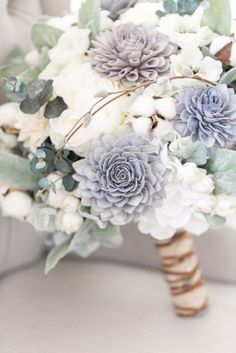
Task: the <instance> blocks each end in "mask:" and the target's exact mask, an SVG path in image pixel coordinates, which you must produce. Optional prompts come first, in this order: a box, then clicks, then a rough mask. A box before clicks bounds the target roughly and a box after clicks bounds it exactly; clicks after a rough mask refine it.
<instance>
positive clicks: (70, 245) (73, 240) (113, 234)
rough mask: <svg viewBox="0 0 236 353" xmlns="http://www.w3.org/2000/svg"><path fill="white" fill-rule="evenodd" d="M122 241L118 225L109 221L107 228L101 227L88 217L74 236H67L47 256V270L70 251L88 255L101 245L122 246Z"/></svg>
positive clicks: (84, 255) (83, 255)
mask: <svg viewBox="0 0 236 353" xmlns="http://www.w3.org/2000/svg"><path fill="white" fill-rule="evenodd" d="M122 241H123V239H122V236H121V234H120V229H119V227H118V226H114V225H112V224H110V223H108V224H107V227H106V228H105V229H101V228H99V227H98V225H97V224H96V223H94V222H93V221H92V220H89V219H87V220H85V221H84V223H83V225H82V226H81V228H80V229H79V231H78V232H77V233H76V234H75V235H74V236H72V237H69V238H65V239H64V240H63V241H62V243H60V244H57V245H56V246H55V247H54V248H53V249H52V250H51V252H50V253H49V255H48V257H47V261H46V268H45V272H46V273H48V272H49V271H50V270H52V269H53V268H54V267H55V266H56V264H57V263H58V262H59V261H60V260H61V259H62V258H63V257H64V256H66V255H67V254H68V253H70V252H75V253H76V254H78V255H80V256H82V257H87V256H89V255H90V254H91V253H93V252H94V251H96V250H97V249H98V247H99V246H106V247H111V248H114V247H118V246H120V245H121V244H122Z"/></svg>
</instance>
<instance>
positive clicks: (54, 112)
mask: <svg viewBox="0 0 236 353" xmlns="http://www.w3.org/2000/svg"><path fill="white" fill-rule="evenodd" d="M67 108H68V106H67V104H66V103H65V102H64V100H63V98H62V97H56V98H54V99H53V100H51V101H50V102H48V103H47V105H46V108H45V111H44V116H45V118H46V119H55V118H58V117H59V116H60V115H61V113H62V112H63V111H64V110H66V109H67Z"/></svg>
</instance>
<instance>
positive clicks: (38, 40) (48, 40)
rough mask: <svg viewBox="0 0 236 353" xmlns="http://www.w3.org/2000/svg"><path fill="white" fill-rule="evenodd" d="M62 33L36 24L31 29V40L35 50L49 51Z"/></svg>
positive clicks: (50, 27) (45, 25)
mask: <svg viewBox="0 0 236 353" xmlns="http://www.w3.org/2000/svg"><path fill="white" fill-rule="evenodd" d="M62 34H63V32H62V31H61V30H60V29H58V28H55V27H52V26H49V25H47V24H46V23H36V24H34V25H33V27H32V31H31V39H32V42H33V44H34V46H35V48H36V49H38V51H39V52H40V51H41V49H42V48H44V47H47V48H49V49H51V48H53V47H55V45H56V44H57V41H58V39H59V38H60V36H61V35H62Z"/></svg>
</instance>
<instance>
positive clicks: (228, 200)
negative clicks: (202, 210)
mask: <svg viewBox="0 0 236 353" xmlns="http://www.w3.org/2000/svg"><path fill="white" fill-rule="evenodd" d="M235 211H236V201H235V198H234V197H232V196H229V195H219V196H217V201H216V207H215V213H216V214H217V215H219V216H221V217H227V216H228V215H230V214H232V213H234V212H235Z"/></svg>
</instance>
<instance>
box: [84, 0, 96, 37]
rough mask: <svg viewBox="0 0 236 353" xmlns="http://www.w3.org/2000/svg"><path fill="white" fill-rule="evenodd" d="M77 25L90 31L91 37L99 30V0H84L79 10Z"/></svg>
mask: <svg viewBox="0 0 236 353" xmlns="http://www.w3.org/2000/svg"><path fill="white" fill-rule="evenodd" d="M79 26H80V27H82V28H88V29H90V31H91V35H92V39H94V38H96V36H97V35H98V34H99V32H100V0H85V1H83V3H82V4H81V6H80V10H79Z"/></svg>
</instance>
